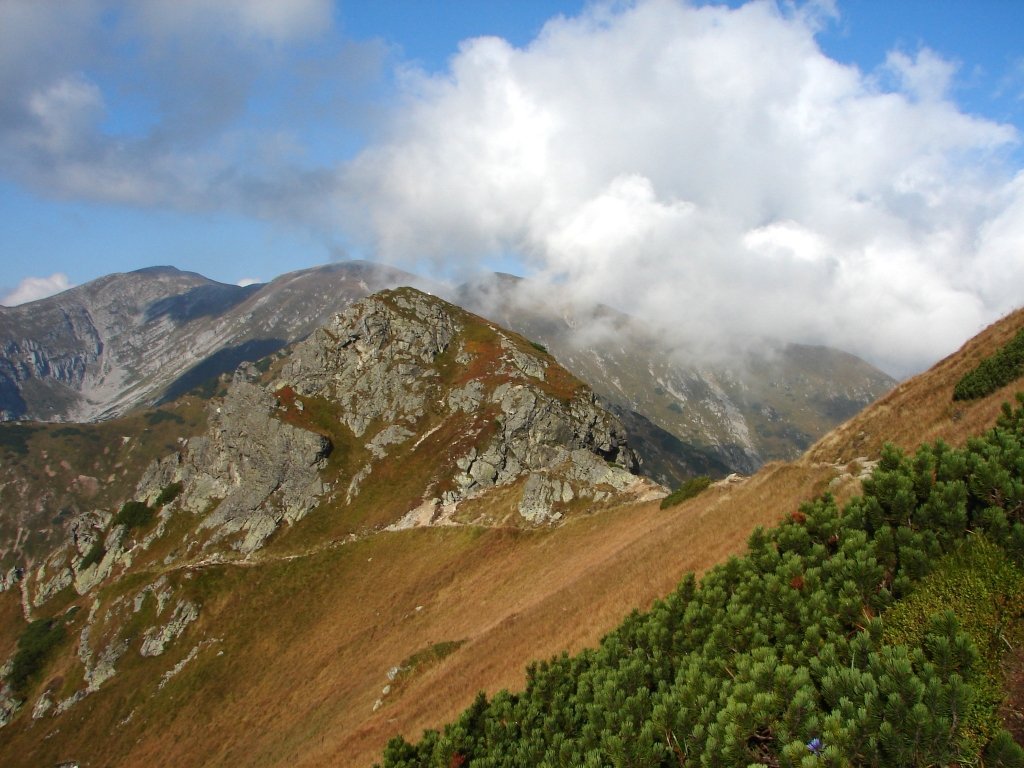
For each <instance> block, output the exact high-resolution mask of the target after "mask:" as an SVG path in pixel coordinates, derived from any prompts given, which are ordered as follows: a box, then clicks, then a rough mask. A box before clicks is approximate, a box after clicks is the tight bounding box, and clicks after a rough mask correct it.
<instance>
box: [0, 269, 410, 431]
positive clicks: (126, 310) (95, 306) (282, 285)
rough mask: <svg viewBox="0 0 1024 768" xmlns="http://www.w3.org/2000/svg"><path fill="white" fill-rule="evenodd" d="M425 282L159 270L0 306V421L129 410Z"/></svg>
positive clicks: (342, 273)
mask: <svg viewBox="0 0 1024 768" xmlns="http://www.w3.org/2000/svg"><path fill="white" fill-rule="evenodd" d="M419 282H422V281H419V280H418V279H417V278H416V277H415V276H413V275H410V274H408V273H405V272H401V271H399V270H393V269H389V268H386V267H380V266H377V265H371V264H367V263H365V262H352V263H347V264H344V265H342V264H337V265H328V266H325V267H320V268H317V269H315V270H303V271H300V272H295V273H290V274H287V275H282V276H281V277H279V278H277V279H276V280H274V281H272V282H270V283H267V284H264V285H252V286H247V287H245V288H240V287H238V286H234V285H224V284H222V283H216V282H214V281H212V280H208V279H207V278H205V277H202V276H201V275H197V274H194V273H190V272H180V271H178V270H177V269H174V268H172V267H153V268H149V269H142V270H138V271H136V272H129V273H125V274H115V275H108V276H107V277H104V278H100V279H99V280H94V281H92V282H91V283H87V284H86V285H83V286H79V287H77V288H72V289H70V290H68V291H65V292H63V293H61V294H58V295H57V296H53V297H50V298H48V299H42V300H40V301H36V302H32V303H30V304H26V305H22V306H19V307H14V308H10V309H9V308H5V307H0V418H2V419H6V420H11V419H34V420H41V421H49V420H54V421H93V420H96V419H104V418H110V417H112V416H118V415H123V414H124V413H126V412H127V411H128V410H130V409H131V408H133V407H137V406H139V405H143V404H149V403H151V402H152V401H153V400H155V399H157V398H158V397H160V396H161V395H163V396H164V397H165V398H168V399H169V398H173V397H175V396H178V395H180V394H182V393H184V392H185V391H187V390H189V389H191V388H192V387H194V386H196V385H198V384H200V383H202V382H203V381H205V380H207V379H209V378H210V377H211V376H216V375H218V374H220V373H224V372H226V371H231V370H234V368H235V366H237V365H238V364H239V363H240V362H242V361H243V360H256V359H259V358H260V357H263V356H265V355H267V354H269V353H271V352H274V351H276V350H278V349H280V348H281V347H283V346H285V345H286V344H288V343H291V342H294V341H296V340H298V339H301V338H304V337H305V336H307V335H308V334H310V333H312V331H313V330H315V329H316V328H318V327H320V326H321V325H323V323H325V322H326V321H327V320H328V318H329V317H330V316H331V315H332V314H334V313H335V312H337V311H340V310H341V309H344V308H345V307H346V306H348V304H350V303H351V302H352V301H354V300H355V299H357V298H362V297H363V296H366V295H367V294H369V293H372V292H373V291H376V290H380V289H382V288H390V287H394V286H396V285H399V284H406V285H411V284H417V283H419Z"/></svg>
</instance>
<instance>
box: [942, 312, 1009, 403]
mask: <svg viewBox="0 0 1024 768" xmlns="http://www.w3.org/2000/svg"><path fill="white" fill-rule="evenodd" d="M1021 375H1024V328H1021V329H1020V330H1019V331H1017V335H1016V336H1014V337H1013V338H1012V339H1011V340H1010V341H1009V342H1007V343H1006V344H1005V345H1004V346H1003V347H1002V348H1000V349H999V350H998V351H997V352H996V353H995V354H993V355H991V356H989V357H986V358H985V359H984V360H982V361H981V362H980V363H978V367H977V368H975V369H974V370H973V371H970V372H969V373H967V374H965V375H964V377H963V378H962V379H960V381H958V382H957V385H956V387H955V388H954V389H953V399H954V400H976V399H978V398H981V397H985V396H986V395H991V394H992V393H993V392H995V391H996V390H997V389H1000V388H1001V387H1005V386H1006V385H1007V384H1009V383H1010V382H1011V381H1014V380H1015V379H1018V378H1020V377H1021Z"/></svg>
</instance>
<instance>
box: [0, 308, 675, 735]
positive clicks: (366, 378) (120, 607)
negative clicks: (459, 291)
mask: <svg viewBox="0 0 1024 768" xmlns="http://www.w3.org/2000/svg"><path fill="white" fill-rule="evenodd" d="M206 423H207V427H206V430H205V431H204V432H203V434H201V435H198V436H195V437H192V438H190V439H188V440H184V441H182V443H181V444H180V447H179V449H178V450H176V451H174V452H172V453H170V454H168V455H166V456H164V457H163V458H161V459H158V460H156V461H154V462H153V463H151V464H150V465H149V466H148V467H147V468H146V470H145V471H144V473H143V474H142V476H141V477H140V478H139V479H138V481H137V483H136V484H135V486H134V492H133V494H132V496H131V498H129V499H128V500H127V502H126V503H125V504H124V505H123V506H122V508H121V510H120V511H117V512H115V510H110V509H107V510H105V509H94V510H89V511H86V512H82V513H80V514H77V515H75V516H74V517H73V518H72V519H71V520H70V522H69V524H68V529H67V530H68V536H67V538H66V540H65V541H63V542H62V544H61V545H60V546H58V547H57V548H56V549H54V550H53V551H52V552H51V553H49V555H48V556H46V557H45V558H43V559H42V561H41V562H39V563H38V564H34V565H31V567H29V568H28V569H26V570H24V571H22V570H20V569H15V570H12V571H11V572H10V573H8V574H6V575H5V577H4V582H3V585H4V587H5V588H12V587H14V586H17V587H18V588H19V589H21V590H22V593H23V596H24V601H23V608H24V613H25V618H26V620H31V619H33V618H34V617H35V615H36V614H37V613H39V612H41V613H44V614H49V613H52V606H53V604H54V603H55V601H58V600H61V601H64V602H67V601H71V602H73V603H75V605H76V606H83V605H87V606H88V609H87V610H82V611H78V613H77V614H73V613H68V615H67V616H68V617H67V618H66V619H65V622H66V624H67V625H68V626H70V627H74V630H75V633H76V638H77V659H78V662H77V663H78V664H79V665H80V669H81V673H80V678H81V682H80V684H79V685H77V686H71V687H68V686H64V687H63V689H62V690H56V688H55V687H53V686H51V687H48V688H47V689H46V690H45V691H43V692H42V693H41V694H37V695H36V697H35V701H34V702H33V703H32V709H31V716H32V718H34V719H40V718H45V717H58V716H60V715H61V714H63V713H64V712H66V711H68V710H69V709H71V708H72V707H74V706H75V705H76V704H77V703H78V702H79V701H81V700H82V699H83V698H84V697H86V696H88V695H90V694H93V693H95V692H97V691H99V690H100V689H101V688H103V686H104V685H105V684H106V683H107V681H109V680H110V679H111V678H113V677H114V676H115V675H117V674H119V672H120V670H121V669H122V667H123V666H124V665H128V666H129V667H131V666H132V665H133V664H137V663H139V662H138V661H137V660H138V659H149V658H155V657H159V656H162V655H163V654H164V653H165V652H167V651H168V650H169V649H174V653H172V658H171V659H170V660H169V662H168V664H169V666H168V668H167V669H164V670H162V671H161V675H160V680H159V685H160V686H163V685H164V684H166V682H167V680H169V679H170V677H173V676H174V675H175V674H177V671H180V669H181V668H182V667H184V666H185V665H186V664H188V663H189V662H190V661H191V660H192V659H194V658H195V657H196V655H197V654H199V653H200V652H201V650H202V649H204V648H207V647H208V646H210V644H211V643H214V642H218V640H217V638H211V637H206V636H204V635H202V634H201V633H199V632H197V631H193V630H192V627H193V625H195V624H196V623H197V622H198V621H199V620H200V618H201V616H202V612H203V599H202V597H201V596H197V595H196V594H195V593H194V591H193V590H192V587H191V584H192V579H193V577H194V575H195V574H197V573H200V572H202V570H203V569H205V568H208V567H212V566H217V565H234V566H240V567H257V566H258V565H260V564H261V563H265V562H275V561H276V560H278V559H280V558H285V559H287V558H295V557H303V556H306V555H308V554H309V553H312V552H316V551H321V550H322V549H323V548H324V547H332V546H343V545H344V544H345V543H346V542H349V541H354V540H358V539H360V538H365V537H368V536H373V535H375V534H376V533H377V532H380V531H382V530H385V529H386V530H390V531H395V530H401V529H405V528H410V527H416V526H437V525H459V524H475V525H504V526H508V525H513V526H514V525H519V526H533V525H551V524H554V523H557V522H558V521H560V520H562V519H563V518H564V517H565V516H566V515H569V514H571V513H572V512H573V511H575V510H578V509H588V510H589V509H595V508H599V507H600V506H602V505H609V504H616V503H623V502H626V501H634V500H638V499H646V498H657V497H658V496H660V495H662V494H664V492H665V489H663V488H661V487H660V486H658V485H656V484H654V483H652V482H651V481H649V480H646V479H643V478H641V477H639V476H637V475H636V474H635V472H636V469H637V467H638V460H637V458H636V456H635V454H634V453H633V452H632V450H631V449H630V447H629V446H628V444H627V441H626V438H625V432H624V430H623V428H622V425H621V423H619V422H618V420H617V419H616V418H615V417H613V416H612V415H610V414H609V413H608V412H606V411H604V410H603V409H602V408H600V407H599V405H598V404H597V400H596V398H595V396H594V394H593V393H592V392H591V390H590V389H589V388H588V387H586V386H585V385H583V384H582V383H581V382H579V381H578V380H576V379H575V378H573V377H572V376H571V375H570V374H568V373H567V372H566V371H565V370H564V369H562V368H561V366H559V365H558V363H557V362H555V360H554V359H553V358H552V357H551V356H550V355H548V354H546V353H545V352H543V351H542V350H540V349H538V348H536V347H535V346H534V345H531V344H530V342H528V341H527V340H525V339H523V338H522V337H519V336H517V335H515V334H513V333H511V332H509V331H505V330H503V329H501V328H499V327H497V326H495V325H493V324H491V323H489V322H487V321H485V320H483V319H482V318H479V317H476V316H474V315H471V314H469V313H467V312H465V311H464V310H461V309H460V308H458V307H455V306H454V305H451V304H448V303H446V302H444V301H442V300H441V299H437V298H435V297H433V296H430V295H427V294H423V293H420V292H418V291H416V290H414V289H399V290H396V291H385V292H383V293H380V294H375V295H372V296H370V297H368V298H366V299H364V300H362V301H359V302H356V303H355V304H353V305H352V306H351V307H350V308H349V309H348V310H346V311H345V312H344V313H342V314H340V315H337V316H336V317H335V318H334V319H333V320H332V321H331V323H330V324H328V325H327V326H326V327H324V328H322V329H320V330H318V331H317V332H315V333H314V334H313V335H312V336H311V337H310V338H308V339H307V340H306V341H304V342H302V343H300V344H298V345H297V346H296V347H295V348H294V349H293V350H291V352H290V353H289V354H287V355H281V356H279V357H278V358H277V359H276V360H274V361H272V362H270V364H269V365H268V366H264V367H257V366H255V365H252V364H246V365H243V366H242V367H240V368H239V369H238V370H237V371H236V372H235V374H234V376H233V377H232V378H231V380H230V382H229V383H228V384H227V388H226V392H225V394H224V396H223V397H221V398H217V399H215V400H212V401H211V402H210V405H209V414H208V417H207V422H206ZM417 465H418V466H419V467H420V469H419V470H408V469H407V468H408V467H410V466H417ZM396 467H397V468H399V471H400V472H402V473H403V474H404V475H407V476H408V477H410V478H411V482H408V483H405V484H404V485H403V484H401V483H399V484H393V482H392V480H393V478H394V477H395V474H394V473H395V471H396ZM417 472H418V474H417ZM499 491H500V492H501V504H502V505H504V506H502V507H501V510H499V512H495V510H494V508H493V507H494V502H493V500H492V493H497V492H499ZM367 497H368V498H367ZM312 514H316V515H318V516H319V518H320V520H321V522H320V525H334V526H335V528H334V529H333V530H335V531H336V533H335V534H334V536H333V538H330V537H328V538H319V539H314V540H312V541H311V542H310V543H309V544H308V545H307V546H306V548H305V549H299V550H297V551H296V549H295V548H294V547H292V548H290V549H287V551H283V552H280V553H278V552H275V551H274V550H273V549H272V547H271V545H272V544H273V542H274V537H275V536H276V535H284V533H285V532H289V531H292V530H298V527H297V526H298V524H299V523H300V522H301V521H303V520H304V519H305V518H307V517H308V516H310V515H312ZM324 521H326V522H324ZM332 521H333V522H332ZM286 543H287V542H286ZM23 575H24V578H22V576H23ZM101 586H103V587H104V588H103V589H100V587H101ZM75 610H78V609H77V608H75ZM126 627H132V628H133V629H132V631H131V632H127V631H126V629H125V628H126ZM185 645H188V646H189V647H188V648H186V647H184V646H185ZM186 651H187V652H186ZM176 670H177V671H176ZM154 684H156V683H154ZM3 695H4V697H5V698H4V701H3V702H0V709H3V711H4V712H5V713H6V714H4V716H3V718H6V719H9V718H10V717H12V716H13V715H14V711H15V709H16V707H15V706H14V704H12V702H14V701H16V697H15V696H14V692H13V691H11V690H10V689H5V690H4V691H3ZM0 719H2V718H0ZM0 724H2V723H0Z"/></svg>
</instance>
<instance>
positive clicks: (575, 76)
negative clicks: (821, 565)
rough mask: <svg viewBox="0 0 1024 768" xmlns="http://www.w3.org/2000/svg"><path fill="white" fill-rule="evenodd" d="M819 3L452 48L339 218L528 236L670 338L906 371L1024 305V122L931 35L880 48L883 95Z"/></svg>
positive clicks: (462, 253)
mask: <svg viewBox="0 0 1024 768" xmlns="http://www.w3.org/2000/svg"><path fill="white" fill-rule="evenodd" d="M818 9H819V10H822V11H823V12H824V14H825V15H827V13H828V11H829V6H828V5H827V4H819V6H818ZM811 10H814V9H813V8H812V9H811ZM822 18H823V16H822V15H821V14H820V13H818V12H815V13H811V12H809V11H808V12H806V13H791V14H787V13H784V12H781V11H779V10H778V9H777V7H776V5H775V4H773V3H768V2H755V3H751V4H749V5H747V6H744V7H742V8H739V9H728V8H725V7H720V6H706V7H699V8H697V7H692V6H690V5H688V4H687V3H685V2H677V1H676V0H648V1H646V2H638V3H636V4H629V5H624V6H618V5H611V4H600V5H596V6H593V7H591V8H589V9H588V10H587V11H586V12H585V13H584V14H583V15H581V16H580V17H579V18H574V19H557V20H554V21H552V22H550V23H549V24H548V25H547V26H546V27H545V28H544V30H543V31H542V33H541V34H540V36H539V37H538V38H537V39H536V40H535V41H534V42H533V43H531V44H530V45H529V46H527V47H526V48H523V49H517V48H513V47H512V46H510V45H508V44H507V43H505V42H504V41H502V40H499V39H495V38H479V39H475V40H469V41H465V42H464V43H463V45H462V47H461V49H460V51H459V53H458V55H457V56H455V57H454V58H453V59H452V61H451V67H450V71H448V72H445V73H443V74H441V75H436V76H430V75H427V74H424V73H422V72H417V71H410V72H407V73H406V78H405V94H406V103H405V105H404V109H403V110H402V111H401V112H400V113H398V117H397V118H396V119H395V121H394V122H393V124H392V125H391V126H390V131H389V133H388V135H387V137H386V139H385V140H383V141H381V142H380V143H378V144H377V145H376V146H373V147H371V148H369V149H368V150H366V151H365V152H364V153H363V154H362V155H361V156H360V157H359V158H358V159H357V160H356V161H355V162H354V163H352V164H351V165H350V166H349V167H348V168H347V169H346V170H345V173H344V174H343V179H342V189H341V192H340V194H339V206H340V209H341V211H342V214H343V216H344V220H345V222H346V224H347V225H348V226H349V227H350V228H351V229H353V230H358V231H361V233H362V235H363V236H364V237H365V239H366V241H367V242H368V243H370V244H371V245H372V247H374V248H376V250H377V253H378V254H379V255H380V256H381V257H382V258H384V259H386V260H389V261H401V260H405V261H406V262H408V263H420V262H422V261H424V260H432V261H433V262H434V263H435V264H438V265H443V266H444V267H446V268H447V269H449V270H451V269H452V268H453V266H461V267H463V268H464V269H466V270H470V269H472V268H473V267H475V266H477V265H479V264H481V263H483V262H484V261H485V260H486V259H489V258H492V257H494V256H495V255H496V254H498V255H500V254H507V253H510V252H511V253H518V254H520V255H521V257H522V258H523V260H524V261H525V262H526V263H527V264H528V265H529V267H530V268H531V269H532V270H533V271H534V272H535V273H538V274H540V275H543V276H547V277H550V278H551V279H554V280H558V281H561V282H562V283H564V285H565V286H566V287H567V289H568V290H570V291H571V292H572V293H574V294H576V295H579V296H581V297H584V298H587V299H593V300H599V301H604V302H607V303H609V304H612V305H614V306H618V307H620V308H622V309H624V310H627V311H630V312H632V313H635V314H638V315H640V316H641V317H643V318H644V319H645V320H647V321H648V322H652V323H656V324H658V325H659V326H661V327H663V328H664V329H666V331H667V332H668V333H671V334H674V335H676V336H677V337H678V338H679V340H680V342H681V343H683V344H689V345H691V346H692V345H693V344H695V343H698V342H699V341H704V342H707V343H710V344H719V343H722V342H723V341H726V340H728V341H731V340H734V339H736V338H744V337H746V338H753V337H758V336H761V335H774V336H778V337H781V338H783V339H787V340H794V341H804V342H817V343H829V344H833V345H836V346H840V347H843V348H846V349H849V350H851V351H854V352H856V353H859V354H861V355H864V356H866V357H868V358H869V359H871V360H872V361H874V362H875V363H877V364H881V365H882V366H884V367H886V368H887V369H889V370H891V371H894V372H897V373H905V372H908V371H911V370H915V369H919V368H921V367H923V366H925V365H927V364H930V363H931V362H934V361H935V360H936V359H937V358H938V357H939V356H941V355H943V354H945V353H947V352H949V351H951V350H952V349H953V348H954V347H955V346H956V345H957V344H958V343H959V342H960V341H962V340H963V339H964V338H966V337H967V336H969V335H970V334H972V333H974V332H976V331H977V330H978V329H979V328H980V327H981V326H982V325H984V324H985V323H986V322H989V321H991V320H993V319H995V318H996V317H998V316H1000V315H1001V314H1004V313H1005V312H1007V311H1008V310H1009V309H1011V308H1012V307H1013V306H1014V305H1015V304H1016V303H1017V302H1019V301H1020V297H1019V296H1016V295H1012V294H1013V293H1014V291H1013V290H1012V289H1011V288H1009V287H1008V286H1019V285H1021V284H1024V283H1022V282H1021V281H1020V279H1019V275H1020V269H1021V267H1020V266H1019V265H1020V264H1021V263H1022V261H1024V260H1022V259H1020V257H1019V255H1016V256H1015V255H1014V254H1019V253H1021V252H1022V249H1024V218H1022V217H1021V216H1019V215H1015V213H1014V211H1016V210H1018V208H1019V207H1020V206H1022V205H1024V189H1022V188H1021V187H1022V184H1024V182H1021V181H1015V180H1014V176H1013V172H1012V170H1008V169H1006V168H1004V167H1003V166H1002V165H1001V162H1002V159H1001V158H1002V157H1003V155H1004V154H1005V152H1004V150H1005V149H1006V148H1008V147H1012V146H1014V145H1015V144H1016V143H1017V142H1018V141H1019V137H1018V135H1017V133H1016V132H1015V130H1014V129H1013V128H1012V127H1010V126H1006V125H1000V124H996V123H993V122H991V121H987V120H984V119H980V118H976V117H972V116H969V115H966V114H964V113H963V112H961V111H959V110H958V108H957V107H956V105H955V104H954V103H952V102H951V101H949V100H948V98H947V94H948V93H949V88H950V83H951V79H952V78H953V77H954V74H955V67H954V66H953V65H952V64H950V63H948V62H945V61H943V60H942V59H940V58H939V57H938V56H936V55H935V54H934V53H932V52H930V51H927V50H924V51H921V52H920V53H918V54H916V56H914V57H910V56H907V55H905V54H898V53H897V54H893V55H891V56H890V57H889V59H888V62H887V67H888V69H889V71H890V73H892V74H895V75H896V77H895V78H893V79H892V81H893V82H892V84H891V86H890V87H888V88H886V87H885V86H884V85H883V84H882V83H880V82H879V80H878V79H877V78H876V77H875V76H874V75H871V74H865V73H863V72H861V71H859V70H858V69H856V68H854V67H850V66H844V65H841V64H839V63H837V62H835V61H833V60H831V59H829V58H828V57H826V56H825V55H824V54H823V53H822V51H821V50H820V48H819V47H818V45H817V42H816V40H815V33H816V30H817V29H818V25H819V24H820V23H823V22H822ZM1013 278H1017V281H1016V282H1014V281H1013Z"/></svg>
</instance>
